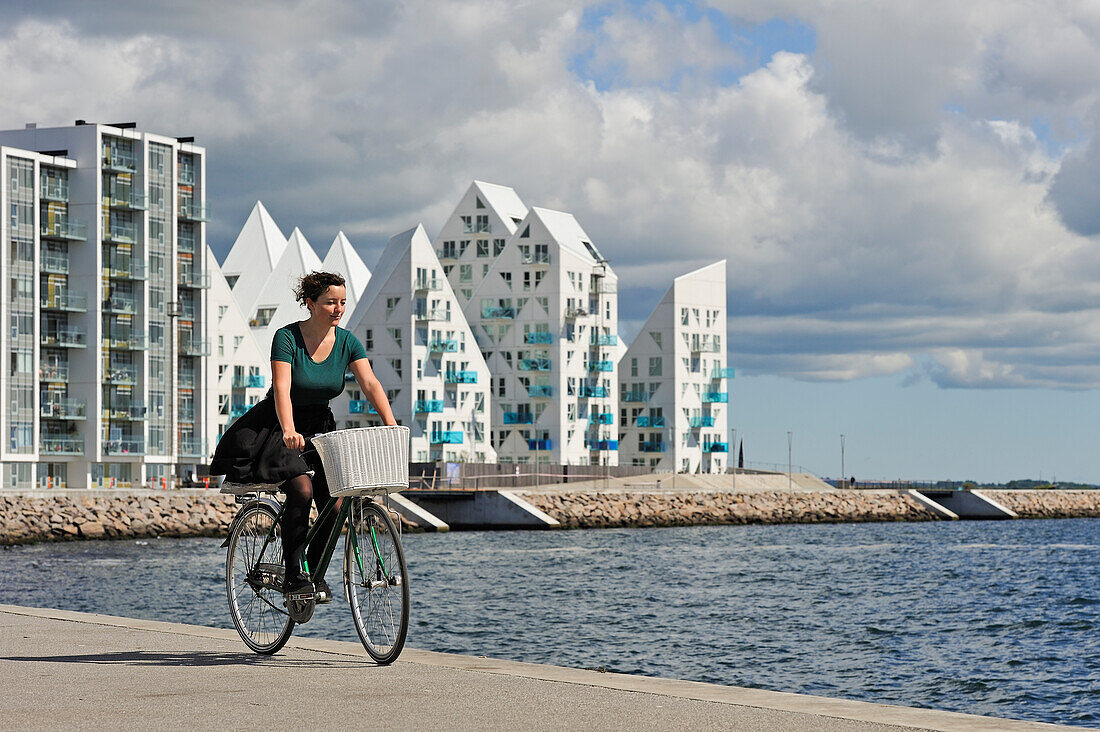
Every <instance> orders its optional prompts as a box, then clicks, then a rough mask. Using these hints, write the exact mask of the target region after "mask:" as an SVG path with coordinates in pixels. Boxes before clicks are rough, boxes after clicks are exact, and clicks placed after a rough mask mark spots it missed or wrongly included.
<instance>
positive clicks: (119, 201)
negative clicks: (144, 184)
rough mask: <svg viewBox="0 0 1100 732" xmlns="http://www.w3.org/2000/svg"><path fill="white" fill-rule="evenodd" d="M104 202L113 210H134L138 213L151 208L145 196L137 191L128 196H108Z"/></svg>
mask: <svg viewBox="0 0 1100 732" xmlns="http://www.w3.org/2000/svg"><path fill="white" fill-rule="evenodd" d="M103 202H104V203H105V204H107V205H108V206H110V207H111V208H123V209H134V210H137V211H144V210H145V209H147V208H149V205H148V204H147V203H146V201H145V194H144V193H138V192H137V191H132V192H130V193H128V194H126V193H118V192H115V193H114V194H107V195H106V196H104V197H103Z"/></svg>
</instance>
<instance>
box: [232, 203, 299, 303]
mask: <svg viewBox="0 0 1100 732" xmlns="http://www.w3.org/2000/svg"><path fill="white" fill-rule="evenodd" d="M285 250H286V237H285V236H283V232H281V231H280V230H279V227H278V225H276V223H275V220H274V219H273V218H271V214H269V213H268V212H267V209H266V208H264V204H263V201H256V205H255V206H253V207H252V212H251V213H250V214H249V215H248V218H247V219H246V220H245V222H244V226H242V227H241V231H240V233H239V234H237V238H236V240H235V241H234V242H233V246H232V247H231V248H230V249H229V253H228V254H226V256H225V261H224V262H222V265H221V271H222V274H223V275H224V276H225V279H226V282H228V283H229V289H231V290H232V291H233V298H234V299H235V300H236V301H237V305H238V307H240V309H241V312H242V313H244V315H245V317H247V318H249V319H250V320H251V319H252V318H253V316H254V314H255V306H256V300H257V299H258V298H259V297H260V295H261V294H262V293H263V289H264V285H265V284H266V283H267V278H268V277H269V276H270V275H271V273H272V271H274V269H275V265H276V264H278V262H279V259H280V258H281V257H282V256H283V252H284V251H285ZM272 315H274V313H272Z"/></svg>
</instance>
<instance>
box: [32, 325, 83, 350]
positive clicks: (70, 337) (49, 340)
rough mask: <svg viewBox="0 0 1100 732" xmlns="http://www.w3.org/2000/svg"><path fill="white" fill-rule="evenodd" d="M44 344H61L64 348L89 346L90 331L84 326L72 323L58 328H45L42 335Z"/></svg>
mask: <svg viewBox="0 0 1100 732" xmlns="http://www.w3.org/2000/svg"><path fill="white" fill-rule="evenodd" d="M41 343H42V345H43V346H61V347H62V348H87V346H88V333H87V331H85V330H84V329H83V328H81V327H79V326H75V325H70V326H68V327H66V328H58V329H57V330H43V331H42V335H41Z"/></svg>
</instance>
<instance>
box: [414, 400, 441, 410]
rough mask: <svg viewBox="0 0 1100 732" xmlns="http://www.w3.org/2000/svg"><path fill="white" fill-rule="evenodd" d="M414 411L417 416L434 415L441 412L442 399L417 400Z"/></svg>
mask: <svg viewBox="0 0 1100 732" xmlns="http://www.w3.org/2000/svg"><path fill="white" fill-rule="evenodd" d="M414 411H415V412H416V413H417V414H434V413H438V412H442V411H443V400H442V399H417V400H416V406H415V408H414Z"/></svg>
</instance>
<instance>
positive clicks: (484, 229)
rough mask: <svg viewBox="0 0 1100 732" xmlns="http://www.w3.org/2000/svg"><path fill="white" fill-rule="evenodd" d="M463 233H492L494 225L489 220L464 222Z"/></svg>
mask: <svg viewBox="0 0 1100 732" xmlns="http://www.w3.org/2000/svg"><path fill="white" fill-rule="evenodd" d="M462 233H463V234H492V233H493V227H492V226H491V225H490V224H489V222H488V221H474V222H473V223H466V222H463V225H462Z"/></svg>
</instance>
